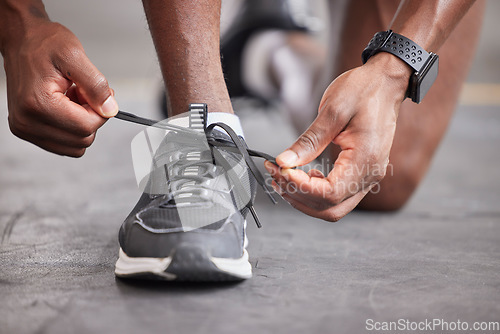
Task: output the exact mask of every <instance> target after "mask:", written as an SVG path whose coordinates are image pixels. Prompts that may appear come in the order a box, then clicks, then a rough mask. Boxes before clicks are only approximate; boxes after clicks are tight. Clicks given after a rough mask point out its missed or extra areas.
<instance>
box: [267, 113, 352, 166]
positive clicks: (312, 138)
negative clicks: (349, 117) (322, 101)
mask: <svg viewBox="0 0 500 334" xmlns="http://www.w3.org/2000/svg"><path fill="white" fill-rule="evenodd" d="M325 108H327V105H325ZM335 115H336V114H335V112H334V111H330V110H322V111H321V112H320V113H319V114H318V117H316V119H315V120H314V122H313V123H312V124H311V125H310V126H309V128H308V129H307V130H306V131H305V132H304V133H303V134H302V135H301V136H300V137H299V138H298V139H297V140H296V141H295V143H293V145H292V146H290V147H289V148H288V149H287V150H285V151H284V152H283V153H281V154H280V155H278V156H277V157H276V162H277V163H278V165H279V166H280V167H286V168H292V167H297V166H302V165H305V164H307V163H309V162H311V161H313V160H314V159H316V158H317V157H318V156H319V155H320V154H321V152H323V151H324V150H325V148H326V147H327V146H328V144H330V142H331V141H332V140H333V138H335V137H336V136H337V134H338V133H339V132H340V131H341V130H342V129H343V128H344V126H345V124H346V123H345V122H344V121H341V120H340V119H339V118H340V117H337V116H335Z"/></svg>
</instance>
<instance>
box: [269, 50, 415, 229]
mask: <svg viewBox="0 0 500 334" xmlns="http://www.w3.org/2000/svg"><path fill="white" fill-rule="evenodd" d="M391 57H392V58H391ZM410 74H411V72H410V69H409V67H408V66H407V65H406V64H404V63H403V62H402V61H401V60H399V59H397V58H396V57H394V56H392V55H390V54H383V53H381V54H377V55H375V56H373V57H372V58H370V60H369V61H368V62H367V63H366V64H365V65H363V66H361V67H358V68H355V69H353V70H350V71H348V72H346V73H344V74H342V75H341V76H339V77H338V78H337V79H335V81H333V82H332V83H331V85H330V86H329V87H328V89H327V90H326V91H325V93H324V95H323V98H322V100H321V103H320V107H319V114H318V116H317V118H316V120H315V121H314V122H313V123H312V124H311V126H310V127H309V128H308V129H307V130H306V131H305V132H304V134H302V135H301V136H300V137H299V139H297V141H296V142H295V143H294V144H293V145H292V146H290V148H288V149H287V150H286V151H285V152H283V153H281V154H280V155H279V156H278V157H277V158H276V161H277V163H278V165H279V166H280V167H281V168H280V167H278V166H276V165H274V164H272V163H270V162H268V161H266V163H265V166H266V169H267V170H268V171H269V173H271V175H272V176H273V178H274V181H273V187H274V188H275V190H276V191H277V192H279V193H280V194H281V195H282V196H283V198H284V199H285V200H287V201H288V202H289V203H290V204H291V205H292V206H294V207H295V208H296V209H298V210H300V211H302V212H304V213H306V214H308V215H310V216H313V217H317V218H321V219H325V220H328V221H338V220H339V219H341V218H342V217H344V216H345V215H346V214H347V213H349V212H350V211H351V210H352V209H354V208H355V207H356V205H357V204H358V203H359V202H360V201H361V199H362V198H363V197H364V196H365V195H366V194H367V193H368V192H369V191H370V190H371V189H372V188H373V187H374V186H375V185H377V183H378V182H379V181H380V180H382V178H383V177H384V176H385V173H386V169H387V166H388V164H389V152H390V150H391V145H392V140H393V138H394V133H395V130H396V120H397V115H398V112H399V108H400V105H401V103H402V101H403V100H404V98H405V92H406V88H407V85H408V82H409V77H410ZM332 141H333V143H334V144H336V145H338V146H339V147H340V149H341V153H340V154H339V156H338V158H337V160H336V161H335V164H334V168H333V170H332V171H331V172H330V173H329V174H328V175H327V176H324V175H323V173H322V172H320V171H319V170H316V169H312V170H310V171H309V172H308V173H306V172H304V171H302V170H300V169H290V168H292V167H296V166H302V165H305V164H308V163H310V162H311V161H313V160H314V159H316V158H317V157H318V156H319V155H320V154H321V152H323V150H324V149H325V148H326V147H327V145H328V144H329V143H330V142H332Z"/></svg>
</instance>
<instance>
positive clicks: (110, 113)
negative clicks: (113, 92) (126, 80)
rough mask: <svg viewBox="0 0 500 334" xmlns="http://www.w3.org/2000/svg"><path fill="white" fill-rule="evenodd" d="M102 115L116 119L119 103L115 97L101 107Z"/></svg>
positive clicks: (111, 97) (109, 98)
mask: <svg viewBox="0 0 500 334" xmlns="http://www.w3.org/2000/svg"><path fill="white" fill-rule="evenodd" d="M101 110H102V114H103V116H105V117H114V116H115V115H116V114H117V113H118V103H116V100H115V98H114V97H113V96H110V97H108V99H107V100H106V101H104V103H103V104H102V107H101Z"/></svg>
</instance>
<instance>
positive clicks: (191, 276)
mask: <svg viewBox="0 0 500 334" xmlns="http://www.w3.org/2000/svg"><path fill="white" fill-rule="evenodd" d="M188 255H189V254H188ZM196 255H198V256H197V258H196V259H195V261H197V262H196V263H194V264H193V263H192V262H188V261H186V262H182V260H179V259H177V258H176V257H175V255H174V256H169V257H166V258H149V257H129V256H128V255H127V254H126V253H125V252H124V251H123V250H122V249H121V248H120V253H119V257H118V261H116V265H115V274H116V276H118V277H134V276H144V275H154V276H156V277H157V278H160V279H165V280H199V281H218V280H231V279H235V280H238V279H248V278H251V277H252V265H251V264H250V262H249V261H248V252H247V250H246V249H244V250H243V256H242V257H241V258H236V259H230V258H217V257H212V256H208V255H206V254H202V256H199V255H200V254H196ZM194 257H195V256H192V257H191V256H190V258H194ZM190 260H191V259H190ZM169 268H172V269H171V271H173V272H169ZM200 268H201V269H200ZM175 272H181V273H182V274H181V275H179V274H175ZM186 277H188V278H187V279H186Z"/></svg>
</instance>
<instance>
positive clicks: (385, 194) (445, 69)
mask: <svg viewBox="0 0 500 334" xmlns="http://www.w3.org/2000/svg"><path fill="white" fill-rule="evenodd" d="M398 4H399V1H361V0H354V1H351V3H350V4H349V5H348V6H347V8H346V14H347V15H346V18H345V23H344V26H343V31H342V36H341V39H342V43H341V44H342V45H343V52H342V53H341V54H340V55H339V62H338V67H337V68H338V72H337V74H339V73H342V72H344V71H346V70H348V69H351V68H353V67H356V66H360V65H361V56H360V54H361V51H362V50H363V48H364V47H365V46H366V44H367V42H368V41H369V39H370V38H371V37H372V36H373V34H374V33H375V32H377V31H381V30H385V29H387V27H388V26H389V23H390V21H391V19H392V16H393V15H394V13H395V12H396V9H397V6H398ZM483 11H484V2H482V1H480V2H478V3H476V4H475V5H474V6H473V7H472V8H471V9H470V11H469V12H468V13H467V15H466V16H465V17H464V18H463V20H462V21H461V22H460V23H459V25H458V26H457V27H456V29H455V31H454V32H453V33H452V35H451V36H450V37H449V39H448V40H447V42H446V43H445V44H444V45H443V47H442V48H441V49H440V50H438V52H437V53H438V54H439V57H440V64H439V65H440V68H439V71H440V73H439V76H438V78H437V80H436V82H435V83H434V86H433V87H432V88H431V90H430V91H429V93H428V95H427V96H426V98H425V100H424V101H423V102H422V103H421V104H419V105H417V104H414V103H413V102H411V101H405V102H404V103H403V105H402V108H401V111H400V113H399V118H398V122H397V130H396V135H395V137H394V142H393V146H392V150H391V156H390V162H391V165H392V166H390V168H389V169H388V171H387V172H388V173H387V176H386V177H385V178H384V179H383V180H382V182H381V183H380V191H379V192H378V193H376V194H375V193H369V194H368V195H367V196H366V197H365V198H364V199H363V201H362V202H361V203H360V204H359V205H358V208H360V209H366V210H381V211H384V210H396V209H399V208H401V207H402V206H403V205H404V204H405V203H406V202H407V200H408V199H409V198H410V196H411V195H412V193H413V192H414V190H415V189H416V188H417V186H418V184H419V183H420V181H421V180H422V178H423V176H424V175H425V173H426V171H427V169H428V167H429V165H430V162H431V159H432V156H433V155H434V152H435V150H436V148H437V146H438V145H439V142H440V141H441V138H442V137H443V135H444V133H445V131H446V129H447V126H448V123H449V121H450V119H451V117H452V115H453V112H454V110H455V107H456V104H457V101H458V97H459V94H460V90H461V87H462V84H463V82H464V80H465V79H466V75H467V72H468V69H469V65H470V63H471V61H472V58H473V56H474V51H475V46H476V42H477V40H478V37H479V32H480V27H481V22H482V15H483ZM360 22H363V24H360ZM464 46H465V47H464ZM333 151H334V152H332V157H333V158H335V157H336V154H338V152H335V151H336V150H335V149H334V150H333Z"/></svg>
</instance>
